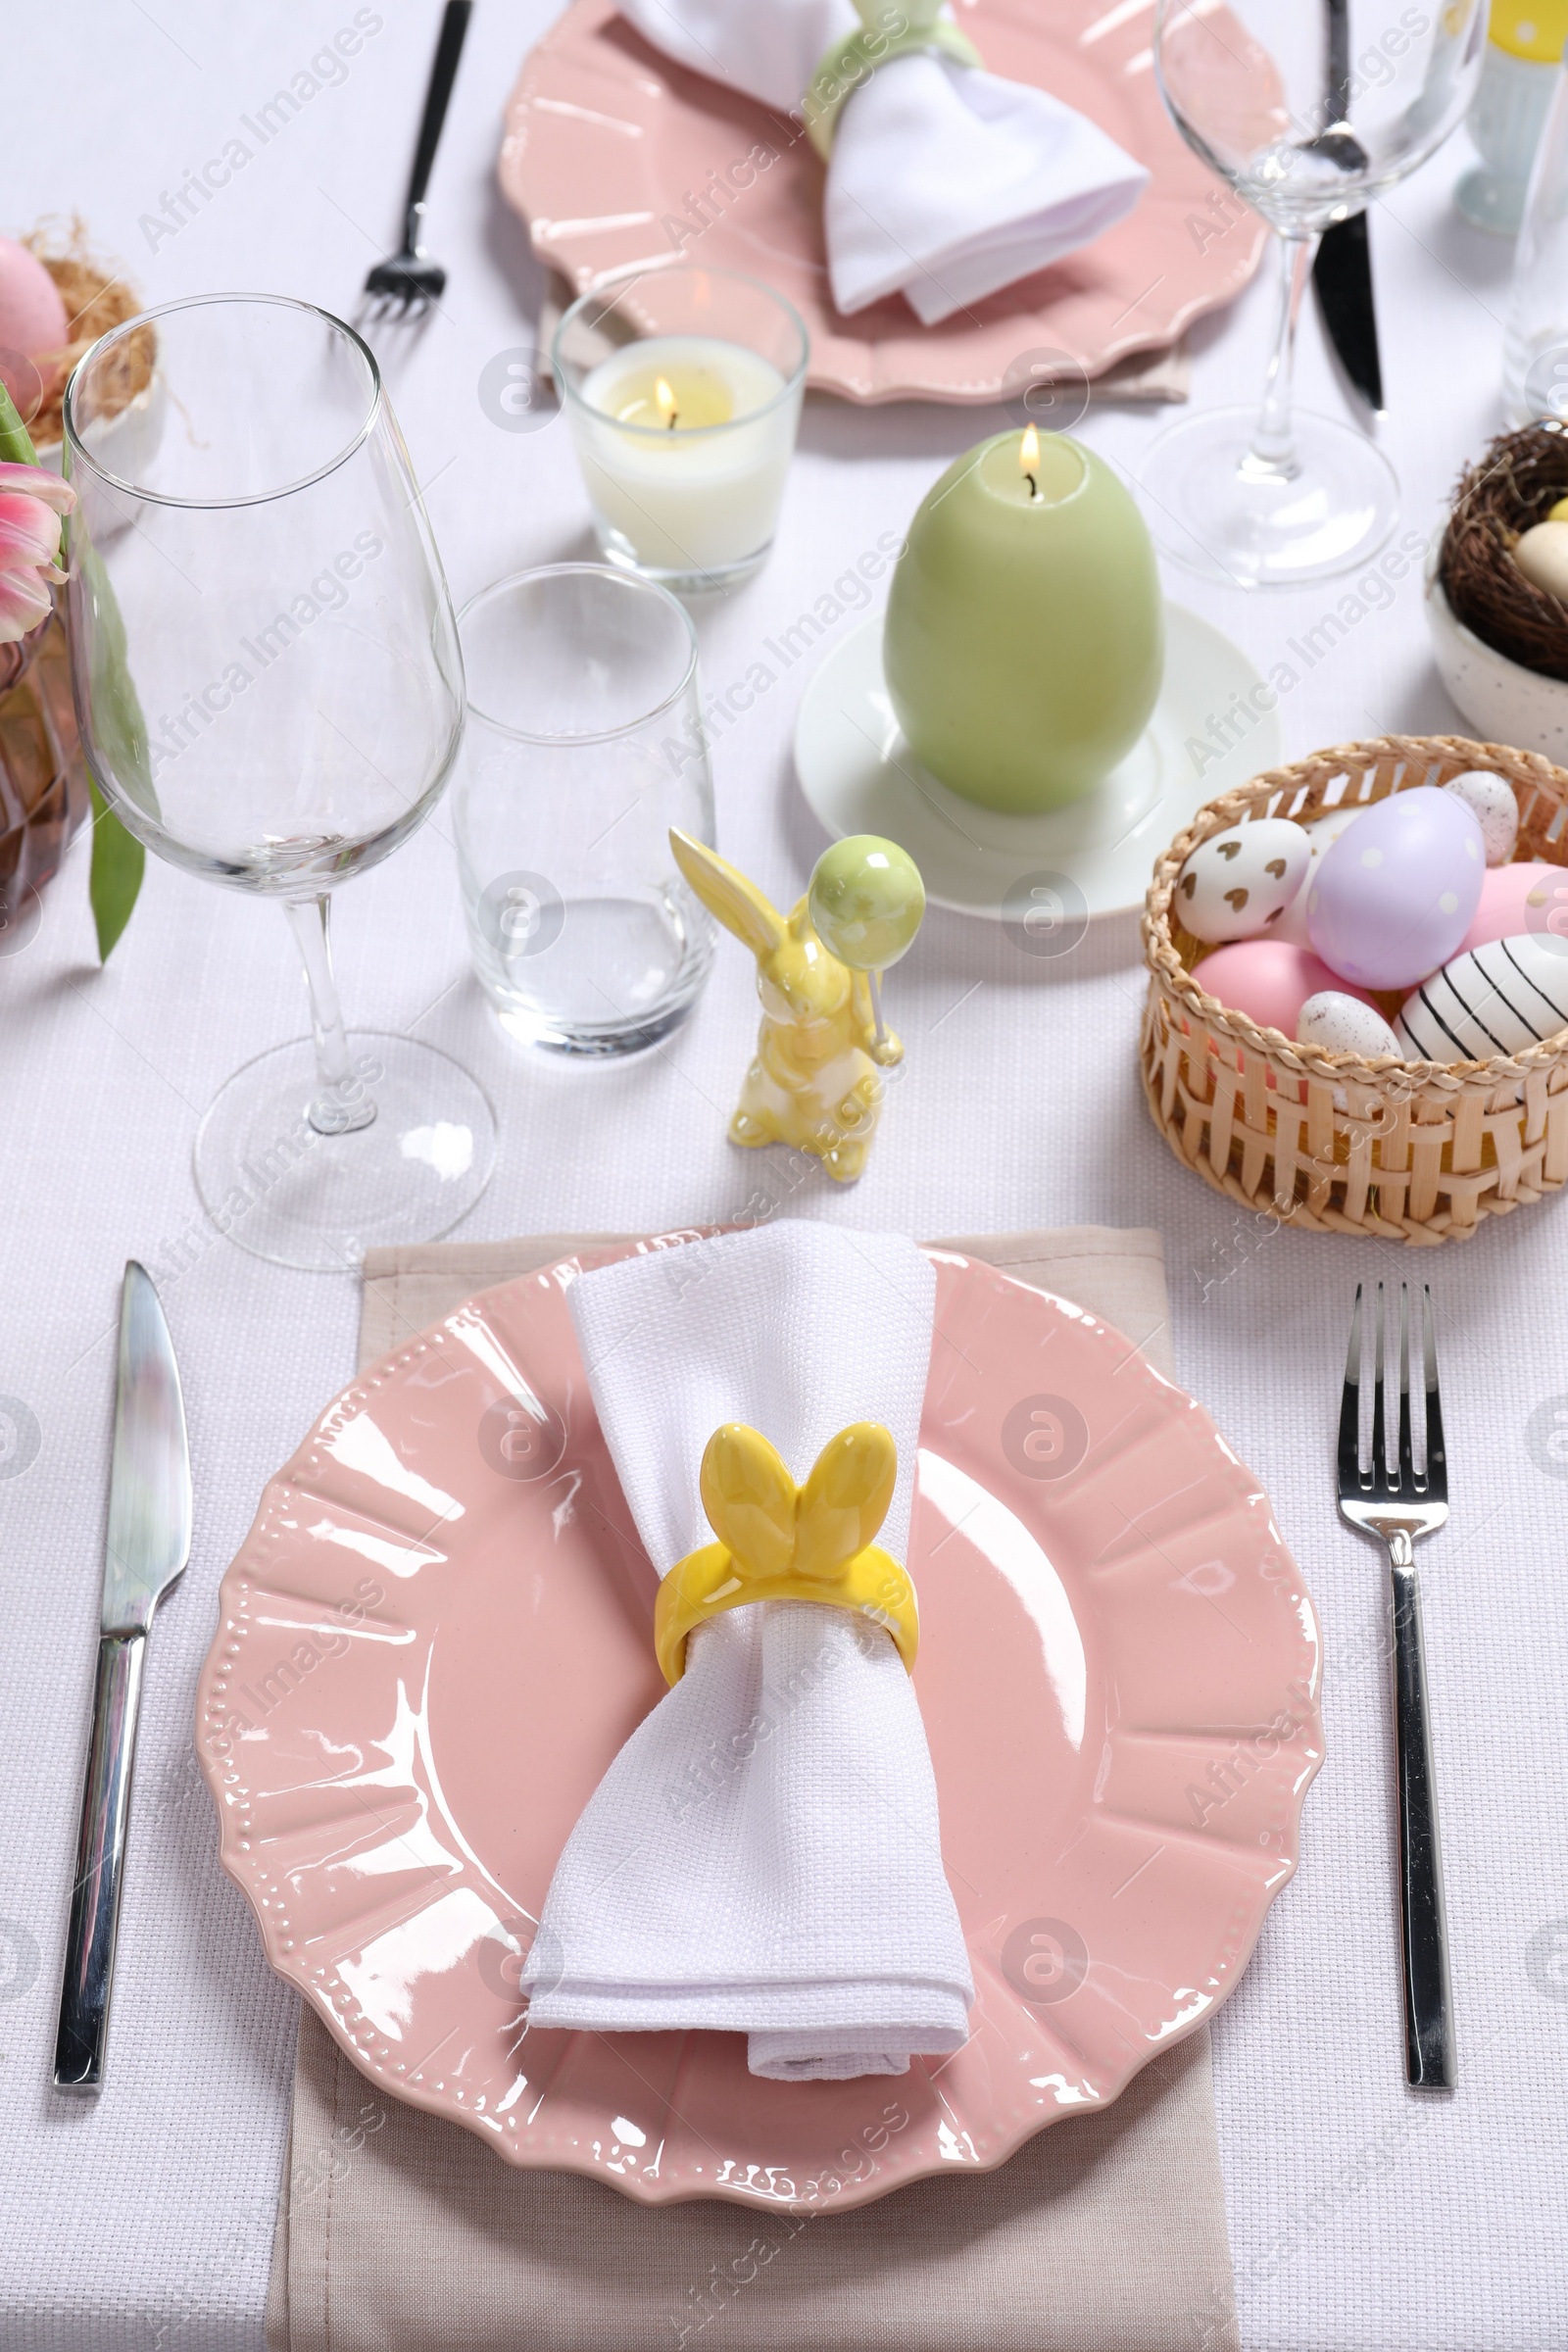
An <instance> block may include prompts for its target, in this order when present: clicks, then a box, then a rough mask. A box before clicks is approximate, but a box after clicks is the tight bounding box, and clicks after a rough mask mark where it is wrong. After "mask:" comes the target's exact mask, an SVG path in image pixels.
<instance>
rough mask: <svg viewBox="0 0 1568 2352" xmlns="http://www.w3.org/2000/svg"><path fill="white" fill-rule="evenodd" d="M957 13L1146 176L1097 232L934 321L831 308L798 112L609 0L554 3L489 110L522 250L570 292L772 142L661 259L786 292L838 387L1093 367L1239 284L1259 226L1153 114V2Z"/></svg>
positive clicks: (901, 391) (892, 306) (656, 236)
mask: <svg viewBox="0 0 1568 2352" xmlns="http://www.w3.org/2000/svg"><path fill="white" fill-rule="evenodd" d="M758 4H760V0H758ZM960 15H961V18H962V24H963V29H964V31H965V32H966V33H968V34H969V35H970V36H971V38H972V39H973V40H974V41H975V43H976V44H977V46H978V47H979V50H980V53H981V56H982V57H983V58H984V60H985V63H986V65H987V67H988V68H989V69H990V71H991V72H992V73H1000V74H1003V75H1005V76H1006V77H1007V78H1008V79H1010V80H1014V81H1024V82H1032V83H1034V84H1036V85H1037V86H1038V87H1039V88H1041V89H1047V90H1050V91H1051V92H1052V93H1053V95H1054V96H1055V97H1057V98H1060V99H1063V100H1064V101H1065V102H1066V103H1067V104H1068V105H1069V106H1075V107H1077V108H1078V109H1079V111H1080V112H1081V113H1083V114H1085V115H1088V116H1089V117H1090V118H1091V120H1092V121H1094V122H1095V123H1099V124H1100V126H1101V128H1102V129H1103V130H1105V131H1108V133H1109V134H1110V136H1111V137H1112V138H1113V139H1115V140H1116V141H1117V142H1118V144H1119V145H1120V146H1122V147H1124V148H1125V149H1126V150H1127V151H1128V152H1129V153H1130V154H1132V155H1135V156H1137V157H1138V159H1139V161H1140V162H1141V163H1144V164H1147V165H1148V166H1149V169H1150V171H1151V172H1152V178H1151V181H1150V185H1149V187H1148V188H1147V190H1146V191H1145V193H1144V196H1143V199H1142V201H1141V202H1140V204H1139V206H1138V208H1137V210H1136V211H1135V212H1134V213H1133V214H1131V215H1130V217H1129V218H1128V219H1127V220H1126V221H1122V222H1120V223H1119V224H1118V225H1117V226H1116V227H1115V228H1112V229H1109V230H1108V231H1107V232H1106V234H1105V235H1104V236H1103V237H1101V238H1099V239H1098V240H1097V242H1096V243H1095V244H1093V245H1091V246H1087V247H1085V248H1084V250H1083V251H1082V252H1080V253H1075V254H1070V255H1069V256H1068V257H1067V259H1066V260H1065V261H1062V262H1058V263H1057V264H1056V265H1055V266H1054V268H1053V269H1050V270H1042V271H1041V272H1040V273H1039V275H1038V276H1035V277H1032V278H1026V279H1023V280H1021V281H1020V282H1019V283H1018V284H1017V285H1013V286H1007V287H1005V288H1004V289H1003V291H1002V292H1001V293H999V294H994V295H992V296H991V297H990V298H989V299H988V300H987V301H985V302H982V303H978V304H976V305H975V306H974V308H973V309H972V310H969V311H965V312H963V313H961V314H960V315H959V316H958V317H957V318H955V319H948V320H947V321H946V322H945V323H944V324H943V325H941V326H936V327H922V326H921V325H920V324H919V322H918V320H917V319H916V318H915V316H914V313H913V312H912V311H911V310H910V309H909V307H908V305H907V303H906V302H905V300H904V298H903V296H902V295H898V296H894V297H892V298H890V299H889V300H888V301H886V302H880V303H877V304H875V305H873V307H872V308H871V309H870V310H866V311H860V312H858V313H857V315H856V316H855V317H854V318H853V319H845V318H842V317H841V316H840V315H839V313H838V312H837V311H835V310H834V308H833V304H832V297H831V294H830V292H829V289H828V280H827V265H826V262H825V260H824V258H823V246H822V219H821V215H822V204H821V184H822V166H821V164H820V162H819V161H818V159H817V156H816V153H815V151H814V149H812V148H811V146H810V145H809V142H808V141H807V140H806V139H805V138H804V137H802V136H800V135H799V126H798V125H797V124H795V123H790V122H789V121H787V120H785V119H784V118H782V117H780V116H776V115H774V114H771V113H770V112H769V111H768V110H767V109H766V108H765V107H762V106H760V105H759V104H758V103H757V101H756V100H754V99H750V98H746V97H743V96H741V95H740V94H738V93H737V92H736V91H734V90H730V89H727V88H725V87H723V86H722V85H721V84H720V83H718V82H716V81H710V80H708V79H707V78H706V77H705V76H704V75H702V74H700V73H691V72H690V71H689V70H688V69H687V68H685V67H683V66H679V65H676V64H675V63H674V61H673V60H672V59H669V58H666V57H662V56H661V55H660V53H659V52H658V51H657V50H656V49H654V48H652V47H650V45H649V44H648V43H647V42H646V41H645V40H643V39H642V37H641V36H640V35H639V34H638V33H636V32H634V31H633V29H632V27H631V26H630V25H628V24H627V23H626V21H625V19H624V18H623V17H621V16H620V15H618V13H617V12H616V9H615V7H614V4H613V0H574V4H573V5H572V6H571V7H570V8H568V9H567V10H566V11H565V13H564V16H562V17H561V18H560V20H559V21H558V22H557V23H556V24H555V25H552V27H551V29H550V30H549V31H548V32H547V33H546V34H545V36H544V39H543V40H542V41H541V42H540V43H539V44H538V46H537V48H535V49H533V50H532V51H531V52H530V53H529V55H528V58H527V60H526V61H525V63H524V66H523V69H522V75H521V78H520V79H519V81H518V83H517V86H516V88H515V91H514V92H513V95H512V99H511V102H510V104H509V106H508V109H507V130H506V137H505V140H504V142H503V145H502V150H501V185H502V188H503V189H504V191H505V193H506V195H507V196H508V198H509V199H510V200H511V202H512V203H513V204H514V205H515V207H516V208H517V210H518V212H520V213H521V214H522V215H523V217H524V219H525V220H526V221H528V222H529V224H530V230H531V234H532V238H533V244H534V250H535V251H536V252H537V253H538V254H539V255H540V256H541V257H542V258H543V259H544V260H545V261H547V262H549V263H551V264H553V266H554V267H555V268H556V269H557V270H560V271H561V272H562V274H563V275H564V277H565V278H566V279H567V280H568V281H569V283H570V284H571V286H572V288H573V290H574V291H575V292H577V293H581V292H582V291H583V290H584V288H585V287H587V286H589V285H591V284H592V283H593V282H594V280H595V279H596V278H597V277H599V276H601V275H602V274H603V273H604V272H605V271H606V270H618V269H624V268H627V267H629V266H631V265H633V264H638V263H642V264H646V265H649V266H655V267H657V266H658V265H660V264H662V263H667V262H669V261H671V260H673V259H675V258H677V252H676V248H677V230H672V229H671V228H670V227H669V226H668V225H666V223H667V222H668V221H674V222H676V223H677V224H678V223H680V222H681V221H682V220H683V219H687V218H688V216H689V221H688V224H692V223H697V222H699V221H701V220H702V219H703V218H704V215H703V214H702V212H701V211H698V212H695V213H694V212H691V210H690V198H691V197H692V196H693V195H694V194H696V193H698V192H700V191H701V190H702V189H703V187H704V185H705V183H706V182H707V180H708V176H709V173H710V172H711V171H716V172H719V173H720V174H724V173H727V172H728V171H729V168H730V167H731V165H734V164H737V163H739V162H740V161H741V160H742V159H743V158H745V157H746V156H747V155H748V154H749V153H750V152H751V150H752V149H753V148H754V147H756V146H758V145H762V146H764V147H767V148H770V149H771V150H772V152H773V153H774V155H775V156H776V157H777V161H776V162H774V163H773V164H771V165H770V166H768V167H767V168H766V169H765V170H763V171H761V172H759V173H758V174H757V176H756V177H755V179H754V180H753V183H752V184H751V185H750V186H749V187H747V188H745V189H743V190H741V191H740V192H739V193H738V194H737V195H736V198H735V201H734V202H733V203H732V204H731V205H729V206H728V207H727V208H722V209H721V208H720V207H719V206H718V205H717V204H716V203H714V204H712V205H711V206H710V207H709V217H710V218H711V215H713V214H715V213H716V215H717V218H716V219H711V225H709V226H707V227H704V228H703V230H702V233H701V235H700V236H697V237H695V238H689V237H681V238H679V255H680V258H684V259H685V260H687V261H706V262H711V263H712V264H714V265H715V266H718V265H722V266H723V267H725V268H727V269H732V270H747V271H749V272H750V273H751V274H752V275H753V276H754V277H760V278H763V279H765V280H766V282H767V283H768V284H769V285H771V286H773V287H775V288H776V289H777V291H778V292H779V293H781V294H784V295H787V296H788V298H789V299H790V301H791V302H793V303H794V304H795V306H796V308H797V309H798V310H799V312H800V313H801V316H802V317H803V319H805V320H806V324H807V328H808V330H809V334H810V338H811V357H810V365H809V371H808V379H807V380H808V381H809V383H811V384H813V385H814V386H816V387H817V389H818V390H820V391H824V392H836V393H839V394H841V395H842V396H843V397H844V398H845V399H846V400H855V401H884V400H935V401H991V400H997V399H999V398H1001V397H1004V396H1005V394H1006V393H1008V392H1010V391H1011V390H1012V388H1013V387H1014V385H1015V384H1017V383H1018V382H1019V381H1022V382H1023V383H1027V382H1028V380H1029V372H1028V364H1029V362H1030V361H1031V360H1039V359H1040V358H1041V357H1042V355H1044V356H1045V357H1048V358H1051V357H1054V360H1055V362H1056V363H1057V365H1056V366H1054V368H1051V369H1050V372H1051V373H1052V374H1054V375H1063V374H1071V373H1073V372H1074V371H1082V373H1084V374H1086V375H1089V376H1096V375H1100V374H1103V371H1104V370H1105V368H1109V367H1111V366H1112V365H1113V364H1114V362H1116V361H1117V360H1120V359H1124V358H1125V357H1126V356H1127V355H1128V354H1129V353H1131V352H1135V351H1153V350H1159V349H1161V348H1163V347H1164V346H1165V345H1167V344H1169V343H1172V342H1174V341H1175V339H1176V337H1177V336H1178V335H1179V334H1180V333H1181V331H1182V329H1183V328H1184V327H1185V326H1187V325H1188V323H1189V322H1190V321H1191V320H1192V319H1197V318H1200V317H1201V315H1202V314H1203V313H1204V312H1205V311H1212V310H1214V309H1217V308H1218V307H1219V306H1220V305H1221V304H1223V303H1227V302H1230V301H1231V300H1232V299H1233V298H1234V297H1235V296H1236V295H1237V294H1239V293H1240V292H1241V289H1242V288H1243V286H1245V285H1246V284H1247V282H1248V280H1249V278H1250V277H1251V275H1252V273H1253V271H1254V270H1255V269H1256V268H1257V264H1258V260H1259V258H1260V256H1261V254H1262V251H1263V247H1264V244H1265V242H1266V239H1267V235H1268V232H1267V230H1266V229H1265V227H1264V225H1263V223H1262V221H1260V220H1259V219H1258V218H1257V216H1256V215H1255V214H1253V213H1250V212H1249V211H1248V210H1247V209H1246V208H1245V207H1244V206H1243V205H1242V204H1241V203H1240V202H1239V201H1238V199H1237V198H1235V197H1234V196H1227V197H1225V198H1224V199H1223V201H1221V183H1220V182H1219V181H1218V180H1217V179H1215V178H1214V177H1213V175H1212V174H1211V173H1210V172H1208V171H1206V170H1205V168H1204V167H1203V165H1202V164H1201V163H1200V162H1199V160H1198V158H1197V157H1196V156H1195V155H1194V154H1193V152H1192V150H1191V149H1190V148H1189V147H1187V146H1186V145H1185V144H1184V142H1183V140H1182V139H1181V137H1180V135H1179V134H1178V132H1177V131H1176V129H1175V127H1174V125H1173V124H1172V123H1171V121H1170V119H1169V117H1168V116H1167V114H1166V112H1165V109H1164V106H1163V104H1162V102H1161V100H1160V96H1159V92H1158V89H1157V88H1156V87H1155V83H1154V75H1153V70H1152V56H1151V51H1150V37H1151V30H1152V25H1153V18H1154V0H974V4H973V5H972V6H969V7H965V8H963V9H962V10H961V11H960ZM1241 37H1242V36H1241V35H1240V33H1239V34H1238V38H1241ZM1020 369H1021V376H1020V374H1019V373H1018V372H1016V371H1018V370H1020Z"/></svg>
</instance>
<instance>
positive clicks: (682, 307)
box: [556, 268, 807, 592]
mask: <svg viewBox="0 0 1568 2352" xmlns="http://www.w3.org/2000/svg"><path fill="white" fill-rule="evenodd" d="M720 276H721V277H723V278H725V279H727V280H729V281H730V284H729V285H728V286H727V287H726V289H725V295H724V304H723V316H724V320H725V324H726V326H728V327H730V328H731V329H733V330H735V332H736V333H743V334H745V335H747V336H748V337H749V339H748V340H744V341H743V340H737V339H735V334H734V333H732V334H730V335H725V336H719V335H713V334H711V333H706V332H703V331H701V327H702V322H703V320H704V319H705V317H707V316H711V313H712V309H713V302H712V294H713V288H712V284H711V281H712V280H713V279H714V278H715V277H720ZM737 286H738V287H739V288H740V289H743V290H746V289H749V290H750V292H749V295H748V296H747V297H746V298H745V299H742V298H739V297H737V294H736V292H735V290H734V289H735V288H736V287H737ZM806 357H807V343H806V334H805V329H804V328H803V327H802V325H801V322H800V319H798V318H797V316H796V314H795V312H794V311H793V310H792V309H791V307H790V305H789V304H788V303H786V302H784V301H782V300H781V298H780V297H779V296H778V295H776V294H774V293H773V292H772V291H771V289H770V288H768V287H765V286H762V285H760V284H758V283H757V282H756V281H754V280H752V279H748V278H744V277H739V276H738V273H736V272H733V271H728V270H725V271H713V270H697V269H691V268H684V269H673V270H657V271H651V272H650V271H644V272H641V273H638V274H635V275H633V276H631V277H629V278H627V279H626V280H624V281H619V280H617V281H613V282H611V283H608V284H606V285H602V286H599V287H597V288H596V289H595V290H594V292H593V293H591V294H588V295H584V296H583V297H582V299H581V300H580V301H578V302H576V303H574V304H573V305H572V307H571V309H570V310H569V311H568V312H567V313H566V316H565V318H564V319H563V320H562V322H561V329H560V332H559V334H558V336H557V339H556V372H557V380H558V381H559V382H560V383H561V384H562V386H563V388H564V392H565V394H566V406H567V412H568V415H569V417H570V419H571V428H572V438H573V442H574V445H575V448H576V452H577V463H578V465H579V466H580V467H581V469H582V477H583V483H584V486H585V488H586V489H587V492H588V498H589V503H590V504H591V506H592V508H593V512H594V523H595V527H596V530H597V532H598V536H599V543H600V546H601V547H602V549H603V551H604V553H605V556H606V557H607V559H608V560H609V561H610V562H611V563H613V564H623V565H626V566H628V567H630V568H632V569H635V570H638V571H641V572H644V573H646V574H647V575H649V576H650V577H651V578H654V579H657V580H660V581H662V583H663V584H664V585H665V586H666V587H672V588H677V589H683V590H686V591H688V592H690V591H694V590H702V589H708V588H717V587H724V586H728V585H730V584H731V583H732V582H734V581H736V580H738V579H741V578H744V577H745V576H746V575H747V574H748V573H750V572H752V571H755V570H756V569H757V568H758V566H759V565H760V564H761V563H762V562H763V560H764V559H765V557H766V555H767V552H768V549H769V548H770V547H771V545H772V542H773V534H774V530H775V528H776V527H777V522H778V514H779V508H780V505H781V504H782V501H783V496H784V484H785V480H786V477H787V475H788V472H789V464H790V459H791V456H792V455H793V453H794V449H795V435H796V430H797V427H798V425H799V421H800V411H801V398H802V393H803V390H804V385H805V370H806Z"/></svg>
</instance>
